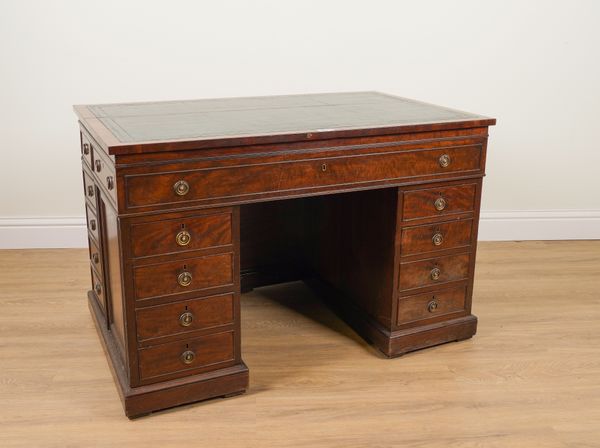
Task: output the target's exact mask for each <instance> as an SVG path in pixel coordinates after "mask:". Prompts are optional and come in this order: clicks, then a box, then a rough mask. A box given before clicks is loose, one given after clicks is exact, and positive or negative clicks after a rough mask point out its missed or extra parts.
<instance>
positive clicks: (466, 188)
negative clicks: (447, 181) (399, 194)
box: [402, 184, 476, 221]
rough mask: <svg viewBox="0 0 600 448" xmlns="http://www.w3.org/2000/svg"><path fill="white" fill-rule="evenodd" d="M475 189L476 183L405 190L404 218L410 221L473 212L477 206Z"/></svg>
mask: <svg viewBox="0 0 600 448" xmlns="http://www.w3.org/2000/svg"><path fill="white" fill-rule="evenodd" d="M475 191H476V184H466V185H456V186H447V187H444V186H440V187H436V188H428V189H425V190H412V191H405V192H404V200H403V206H402V219H403V220H404V221H409V220H411V219H420V218H430V217H435V216H448V215H452V214H456V213H464V212H471V211H473V209H474V207H475Z"/></svg>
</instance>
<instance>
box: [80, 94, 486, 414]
mask: <svg viewBox="0 0 600 448" xmlns="http://www.w3.org/2000/svg"><path fill="white" fill-rule="evenodd" d="M75 111H76V113H77V115H78V117H79V120H80V137H81V159H82V166H83V176H82V177H83V186H84V195H85V203H86V216H87V223H88V234H89V235H88V237H89V245H90V273H91V281H92V288H91V289H92V290H91V291H90V292H89V293H88V301H89V307H90V310H91V312H92V316H93V318H94V322H95V323H96V326H97V329H98V333H99V335H100V337H101V340H102V343H103V344H104V347H105V348H106V351H107V355H108V358H109V361H110V365H111V368H112V369H113V373H114V375H115V379H116V382H117V385H118V390H119V393H120V396H121V398H122V401H123V405H124V408H125V413H126V415H128V416H129V417H135V416H138V415H142V414H144V413H149V412H152V411H155V410H159V409H164V408H168V407H171V406H176V405H179V404H184V403H189V402H193V401H198V400H203V399H208V398H213V397H219V396H229V395H235V394H238V393H241V392H243V391H245V390H246V389H247V387H248V369H247V367H246V365H245V364H244V362H243V361H242V357H241V331H240V295H241V292H242V290H244V291H246V290H249V289H252V288H254V287H258V286H261V285H268V284H272V283H277V282H283V281H290V280H305V281H306V282H307V283H308V284H310V285H311V286H313V287H314V288H315V290H317V291H320V292H322V293H323V298H324V299H325V300H327V301H329V302H330V304H331V306H332V307H333V308H334V309H335V310H336V311H338V312H339V314H340V315H341V316H342V317H343V318H344V319H345V320H346V321H347V322H348V323H349V324H350V325H351V326H352V327H353V328H354V329H355V330H356V331H357V332H358V333H360V334H361V335H362V336H363V337H365V338H366V339H367V340H369V341H371V342H372V343H373V344H374V345H375V346H376V347H377V348H378V349H379V350H380V351H381V352H382V353H383V354H384V355H385V356H388V357H395V356H400V355H402V354H403V353H406V352H408V351H412V350H417V349H420V348H425V347H430V346H433V345H437V344H441V343H444V342H449V341H457V340H461V339H467V338H470V337H471V336H473V335H474V334H475V331H476V328H477V318H476V317H475V316H473V315H472V314H471V300H472V293H473V273H474V269H475V264H474V263H475V256H476V248H477V228H478V220H479V206H480V199H481V181H482V177H483V176H484V172H485V160H486V148H487V137H488V126H490V125H493V124H495V120H494V119H491V118H487V117H483V116H479V115H474V114H469V113H466V112H461V111H456V110H452V109H447V108H443V107H439V106H433V105H430V104H425V103H420V102H418V101H413V100H408V99H405V98H398V97H394V96H391V95H386V94H381V93H376V92H358V93H340V94H317V95H298V96H280V97H263V98H231V99H217V100H198V101H174V102H163V103H139V104H137V103H136V104H113V105H92V106H76V107H75ZM342 193H343V194H342ZM273 337H282V338H284V337H287V336H286V335H285V334H284V333H282V334H280V335H273Z"/></svg>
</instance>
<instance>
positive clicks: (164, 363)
mask: <svg viewBox="0 0 600 448" xmlns="http://www.w3.org/2000/svg"><path fill="white" fill-rule="evenodd" d="M234 347H235V341H234V333H233V331H229V332H223V333H217V334H211V335H207V336H201V337H198V338H194V339H188V340H184V341H179V342H170V343H168V344H161V345H155V346H152V347H148V348H145V349H140V350H139V369H140V370H139V372H140V378H141V379H142V380H147V379H149V378H153V377H158V376H162V375H169V374H171V375H173V374H178V373H183V374H187V373H188V371H189V370H196V369H204V370H208V369H207V368H208V367H211V366H212V367H213V368H215V369H216V368H220V367H225V365H223V364H225V363H228V364H229V363H231V364H232V363H233V361H234V358H235V350H234Z"/></svg>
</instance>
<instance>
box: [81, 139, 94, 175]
mask: <svg viewBox="0 0 600 448" xmlns="http://www.w3.org/2000/svg"><path fill="white" fill-rule="evenodd" d="M93 150H94V148H93V146H92V141H91V140H90V138H89V137H88V136H87V134H85V133H84V132H82V133H81V157H82V158H83V160H85V162H86V163H87V164H88V166H90V167H91V166H92V157H93V155H92V152H93Z"/></svg>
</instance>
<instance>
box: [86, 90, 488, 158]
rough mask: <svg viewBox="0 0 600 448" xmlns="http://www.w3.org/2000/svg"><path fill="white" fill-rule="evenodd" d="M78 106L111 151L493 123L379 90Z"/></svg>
mask: <svg viewBox="0 0 600 448" xmlns="http://www.w3.org/2000/svg"><path fill="white" fill-rule="evenodd" d="M75 111H76V113H77V114H78V115H79V118H80V119H81V121H82V122H83V123H84V125H85V126H86V128H88V130H91V131H92V133H93V134H95V135H94V136H95V137H96V138H98V139H100V140H102V141H103V142H104V143H105V145H106V146H107V147H108V148H109V149H110V152H111V154H121V153H123V154H125V153H136V152H137V153H139V152H145V149H147V150H148V151H162V150H167V149H165V148H164V147H166V146H165V145H166V144H169V148H170V150H173V149H186V146H185V145H180V147H178V148H175V147H174V146H173V142H179V143H187V146H188V147H190V148H191V146H193V143H194V142H195V143H196V147H198V143H204V144H205V145H204V146H210V144H211V143H212V144H214V143H217V142H220V143H221V144H220V145H219V146H230V145H235V144H257V143H275V142H283V141H297V140H303V139H307V138H308V139H318V138H336V137H344V136H359V135H378V134H390V133H396V132H411V131H420V130H442V129H452V128H464V127H474V126H487V125H492V124H494V123H495V120H494V119H491V118H488V117H484V116H481V115H475V114H471V113H468V112H462V111H458V110H454V109H449V108H446V107H441V106H435V105H432V104H427V103H422V102H419V101H415V100H410V99H406V98H400V97H396V96H392V95H388V94H384V93H379V92H352V93H323V94H309V95H287V96H264V97H247V98H220V99H202V100H187V101H162V102H147V103H123V104H98V105H88V106H75ZM367 130H368V131H369V132H367V133H365V132H364V131H367ZM361 131H363V132H361ZM161 145H162V146H161ZM175 146H177V145H175ZM161 148H162V149H161Z"/></svg>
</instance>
